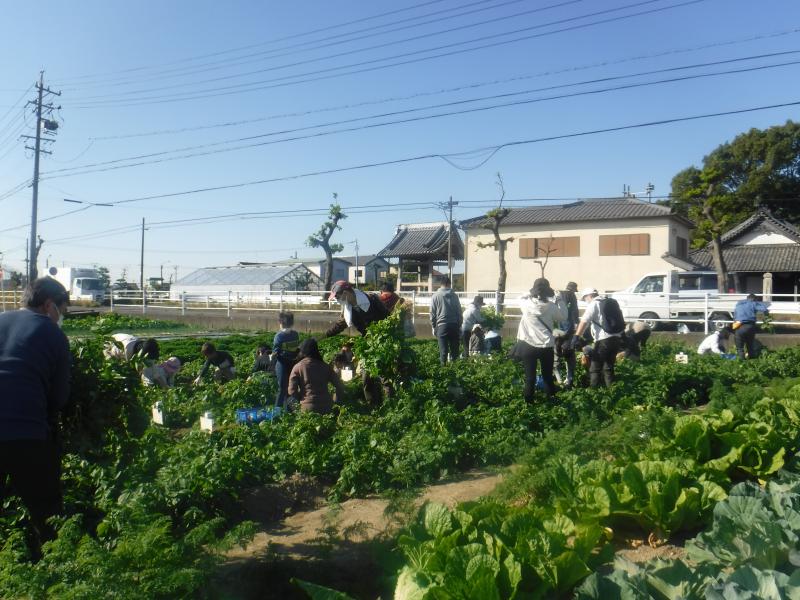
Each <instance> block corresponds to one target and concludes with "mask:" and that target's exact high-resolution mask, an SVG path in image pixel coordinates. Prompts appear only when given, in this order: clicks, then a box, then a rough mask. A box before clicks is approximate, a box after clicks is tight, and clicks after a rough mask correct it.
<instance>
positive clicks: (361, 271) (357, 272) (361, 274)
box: [356, 269, 364, 277]
mask: <svg viewBox="0 0 800 600" xmlns="http://www.w3.org/2000/svg"><path fill="white" fill-rule="evenodd" d="M363 276H364V271H363V270H362V269H356V277H363Z"/></svg>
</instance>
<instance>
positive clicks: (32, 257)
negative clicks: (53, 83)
mask: <svg viewBox="0 0 800 600" xmlns="http://www.w3.org/2000/svg"><path fill="white" fill-rule="evenodd" d="M36 90H37V94H36V100H31V101H29V102H28V104H33V105H34V106H35V111H36V135H35V136H30V135H23V136H22V137H23V138H26V139H32V140H34V146H33V147H31V146H25V148H27V149H28V150H33V181H32V183H31V187H32V188H33V199H32V202H31V235H30V238H29V243H30V247H29V248H28V255H29V258H28V262H27V265H26V270H27V272H28V273H27V274H28V283H30V282H31V281H33V280H34V279H36V277H37V276H38V270H37V267H36V259H37V258H38V253H39V252H38V251H39V248H38V247H37V246H36V240H37V239H38V236H37V234H36V224H37V214H38V205H39V157H40V155H41V154H52V152H50V151H48V150H42V142H53V141H55V140H54V139H53V138H48V137H44V138H43V137H42V129H44V130H45V132H47V133H51V132H52V133H55V132H56V131H57V130H58V123H57V122H56V121H52V120H50V119H43V118H42V115H43V113H44V111H47V114H48V115H49V114H50V113H51V112H52V111H53V109H54V108H56V107H54V106H53V105H52V104H44V95H45V94H47V95H48V96H49V95H53V96H60V95H61V92H54V91H53V90H51V89H50V88H46V87H44V71H40V72H39V83H37V84H36ZM26 106H27V104H26ZM58 108H61V107H60V106H59V107H58Z"/></svg>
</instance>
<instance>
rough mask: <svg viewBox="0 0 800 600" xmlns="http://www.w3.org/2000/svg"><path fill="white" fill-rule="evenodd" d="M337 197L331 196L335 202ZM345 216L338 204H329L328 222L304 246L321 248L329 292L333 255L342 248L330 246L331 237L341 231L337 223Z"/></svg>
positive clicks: (326, 287)
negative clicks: (323, 254) (338, 230)
mask: <svg viewBox="0 0 800 600" xmlns="http://www.w3.org/2000/svg"><path fill="white" fill-rule="evenodd" d="M337 198H338V196H337V195H336V194H334V195H333V199H334V200H336V199H337ZM346 218H347V215H346V214H344V213H343V212H342V207H341V206H339V205H338V204H331V208H330V211H329V212H328V220H327V221H325V222H324V223H323V224H322V226H321V227H320V228H319V230H318V231H317V232H316V233H314V234H313V235H310V236H309V237H308V240H306V244H307V245H309V246H311V247H312V248H322V251H323V252H324V253H325V289H326V290H330V289H331V285H332V283H333V255H334V254H336V253H337V252H341V251H342V250H343V249H344V246H342V245H341V244H331V237H332V236H333V234H334V232H335V231H336V230H337V229H341V228H342V227H341V225H339V221H341V220H342V219H346Z"/></svg>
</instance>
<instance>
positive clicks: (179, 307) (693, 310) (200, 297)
mask: <svg viewBox="0 0 800 600" xmlns="http://www.w3.org/2000/svg"><path fill="white" fill-rule="evenodd" d="M525 293H527V292H518V291H515V292H505V298H504V307H505V311H506V316H507V317H509V316H511V317H513V316H514V313H516V312H518V311H519V308H520V304H521V302H520V300H521V298H522V296H523V295H524V294H525ZM6 294H7V298H8V300H9V304H11V301H12V300H13V301H14V302H15V303H17V304H18V302H19V300H20V298H21V292H19V291H17V292H16V295H15V296H14V297H13V298H12V297H11V296H8V294H10V292H7V293H6ZM456 294H457V295H458V297H459V299H460V300H461V304H462V306H465V307H466V305H467V304H469V303H470V302H471V301H472V299H473V298H474V297H475V296H482V297H483V299H484V302H485V304H486V305H487V306H493V305H494V304H495V303H496V300H497V292H495V291H485V290H480V291H477V292H456ZM617 295H618V296H619V302H620V306H621V308H622V311H623V314H624V315H625V317H626V320H628V321H639V320H646V321H651V322H653V323H686V324H702V325H703V329H704V331H705V332H706V333H707V332H708V330H709V324H712V326H722V325H724V324H730V323H732V322H733V321H732V319H731V316H732V315H733V310H734V307H735V305H736V302H738V301H739V300H742V299H743V298H745V297H746V294H717V293H716V292H696V291H695V292H676V293H664V294H661V293H656V294H651V293H642V294H633V293H625V294H624V296H623V295H621V294H615V296H617ZM400 296H401V297H403V298H404V299H405V300H406V301H407V302H409V303H410V304H411V306H413V308H414V310H413V313H412V314H413V315H414V316H415V318H416V317H417V316H420V317H424V316H427V315H428V314H429V312H428V311H426V309H428V310H429V309H430V305H431V297H432V296H433V292H427V291H424V292H419V291H411V292H401V293H400ZM108 297H109V298H110V301H111V310H112V311H113V310H118V309H123V307H124V308H126V309H134V310H141V311H142V312H143V313H146V312H147V309H148V307H152V308H160V309H168V310H175V311H176V312H178V311H180V313H181V314H183V315H185V314H187V313H189V312H191V311H200V310H204V311H219V312H224V313H225V314H226V315H227V316H229V317H230V316H231V315H232V314H233V313H234V312H236V311H281V310H292V311H293V312H307V313H327V314H331V315H334V314H336V313H338V312H339V311H340V307H339V305H338V304H337V303H336V302H335V301H329V300H327V294H326V293H325V292H320V291H287V290H284V291H276V292H263V291H244V292H243V291H233V290H209V291H201V292H194V293H191V294H189V293H180V294H177V293H175V292H173V293H170V292H161V291H152V290H148V291H147V292H146V293H145V294H142V292H140V291H130V290H129V291H119V290H117V291H114V292H113V293H110V294H109V295H108ZM796 298H797V296H796V295H794V294H771V295H770V300H769V301H767V302H766V304H767V305H768V306H769V308H770V313H771V314H774V315H785V316H787V317H789V318H788V319H782V320H777V319H776V320H772V321H771V323H772V324H773V325H788V326H792V325H794V326H798V325H800V303H799V302H797V301H796ZM578 305H579V309H580V310H583V309H585V306H586V305H585V304H584V303H583V302H582V301H579V302H578ZM646 313H651V314H650V315H649V316H648V317H646V318H643V315H645V314H646ZM791 317H797V318H798V320H791Z"/></svg>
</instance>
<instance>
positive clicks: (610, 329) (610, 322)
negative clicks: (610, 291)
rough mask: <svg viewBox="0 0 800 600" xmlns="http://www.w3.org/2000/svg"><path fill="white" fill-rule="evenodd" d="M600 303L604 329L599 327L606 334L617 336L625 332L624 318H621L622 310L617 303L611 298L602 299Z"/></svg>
mask: <svg viewBox="0 0 800 600" xmlns="http://www.w3.org/2000/svg"><path fill="white" fill-rule="evenodd" d="M599 302H600V314H601V315H603V321H605V327H603V326H602V325H600V324H599V323H598V325H600V327H601V328H602V329H603V331H605V332H606V333H611V334H617V333H622V332H623V331H625V317H623V316H622V310H621V309H620V307H619V303H618V302H617V301H616V300H614V299H613V298H603V299H602V300H600V301H599Z"/></svg>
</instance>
